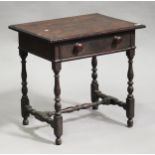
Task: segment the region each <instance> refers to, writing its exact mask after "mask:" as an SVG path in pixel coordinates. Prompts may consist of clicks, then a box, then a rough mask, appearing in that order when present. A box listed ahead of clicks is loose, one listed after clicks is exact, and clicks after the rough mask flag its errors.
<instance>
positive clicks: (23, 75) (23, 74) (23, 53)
mask: <svg viewBox="0 0 155 155" xmlns="http://www.w3.org/2000/svg"><path fill="white" fill-rule="evenodd" d="M19 55H20V57H21V60H22V61H21V63H22V72H21V78H22V98H21V113H22V117H23V125H28V124H29V121H28V117H29V112H28V111H27V110H26V108H25V106H26V105H29V98H28V96H27V93H28V89H27V73H26V57H27V55H28V53H27V52H26V51H24V50H21V49H19Z"/></svg>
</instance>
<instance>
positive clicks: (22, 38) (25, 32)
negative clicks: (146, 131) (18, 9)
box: [9, 13, 145, 145]
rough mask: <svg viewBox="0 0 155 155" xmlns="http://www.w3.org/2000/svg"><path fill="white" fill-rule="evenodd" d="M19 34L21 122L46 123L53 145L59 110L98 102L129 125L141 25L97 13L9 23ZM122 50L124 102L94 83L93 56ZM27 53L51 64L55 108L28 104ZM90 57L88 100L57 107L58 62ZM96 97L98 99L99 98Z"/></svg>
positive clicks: (59, 126) (58, 134)
mask: <svg viewBox="0 0 155 155" xmlns="http://www.w3.org/2000/svg"><path fill="white" fill-rule="evenodd" d="M9 28H10V29H12V30H15V31H17V32H18V34H19V55H20V57H21V60H22V73H21V77H22V98H21V113H22V117H23V125H28V123H29V122H28V117H29V115H30V114H31V115H33V116H34V117H35V118H36V119H38V120H40V121H44V122H47V123H48V124H50V126H51V127H52V128H53V129H54V134H55V136H56V142H55V143H56V144H57V145H60V144H61V136H62V132H63V118H62V114H63V113H69V112H73V111H78V110H81V109H87V108H91V107H92V109H97V108H98V106H99V105H110V104H111V105H118V106H120V107H122V108H123V109H124V110H125V111H126V116H127V118H128V120H127V126H128V127H132V126H133V117H134V97H133V76H134V74H133V65H132V63H133V57H134V55H135V30H136V29H140V28H145V26H144V25H140V24H135V23H132V22H128V21H124V20H119V19H115V18H111V17H108V16H104V15H101V14H97V13H96V14H88V15H81V16H75V17H68V18H61V19H54V20H46V21H39V22H32V23H25V24H18V25H11V26H9ZM122 51H126V55H127V57H128V64H129V66H128V73H127V77H128V88H127V91H128V95H127V98H126V102H122V101H120V100H118V99H117V98H114V97H111V96H108V95H105V94H103V93H102V92H101V91H99V85H98V82H97V56H99V55H105V54H112V53H118V52H122ZM28 52H29V53H31V54H34V55H36V56H39V57H41V58H44V59H46V60H48V61H50V62H51V63H52V69H53V71H54V79H55V86H54V94H55V111H46V112H45V111H44V112H41V111H37V110H35V109H33V108H32V107H31V105H30V103H29V98H28V95H27V93H28V89H27V72H26V57H27V55H28ZM89 57H91V58H92V61H91V64H92V83H91V101H92V103H84V104H80V105H76V106H71V107H67V108H64V109H63V108H61V100H60V92H61V89H60V80H59V73H60V70H61V63H62V62H65V61H73V60H77V59H84V58H89ZM99 99H100V100H99Z"/></svg>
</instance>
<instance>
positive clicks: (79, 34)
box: [9, 13, 145, 42]
mask: <svg viewBox="0 0 155 155" xmlns="http://www.w3.org/2000/svg"><path fill="white" fill-rule="evenodd" d="M144 27H145V26H144V25H139V24H136V23H132V22H128V21H124V20H120V19H115V18H112V17H108V16H104V15H101V14H98V13H95V14H88V15H81V16H74V17H67V18H61V19H52V20H45V21H38V22H31V23H24V24H17V25H11V26H9V28H10V29H12V30H15V31H17V32H22V33H26V34H29V35H32V36H35V37H39V38H42V39H44V40H48V41H50V42H61V41H66V40H73V39H78V38H85V37H91V36H98V35H103V34H109V33H114V32H121V31H128V30H134V29H138V28H144Z"/></svg>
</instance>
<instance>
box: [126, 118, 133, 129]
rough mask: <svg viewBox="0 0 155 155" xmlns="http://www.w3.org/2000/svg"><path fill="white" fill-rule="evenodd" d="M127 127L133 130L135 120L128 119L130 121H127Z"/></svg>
mask: <svg viewBox="0 0 155 155" xmlns="http://www.w3.org/2000/svg"><path fill="white" fill-rule="evenodd" d="M127 126H128V127H129V128H131V127H132V126H133V120H132V119H128V121H127Z"/></svg>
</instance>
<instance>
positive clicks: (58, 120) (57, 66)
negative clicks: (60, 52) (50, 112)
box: [52, 63, 63, 145]
mask: <svg viewBox="0 0 155 155" xmlns="http://www.w3.org/2000/svg"><path fill="white" fill-rule="evenodd" d="M52 68H53V71H54V74H55V75H54V78H55V87H54V94H55V111H56V113H55V115H54V134H55V136H56V141H55V143H56V145H60V144H61V135H62V131H63V124H62V123H63V119H62V116H61V103H60V93H61V90H60V82H59V72H60V70H61V63H52Z"/></svg>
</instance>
